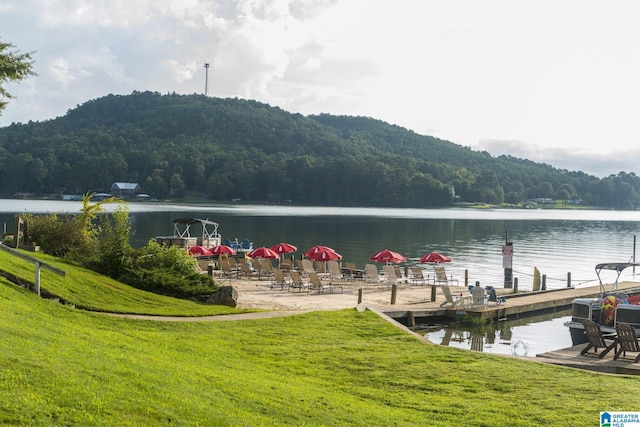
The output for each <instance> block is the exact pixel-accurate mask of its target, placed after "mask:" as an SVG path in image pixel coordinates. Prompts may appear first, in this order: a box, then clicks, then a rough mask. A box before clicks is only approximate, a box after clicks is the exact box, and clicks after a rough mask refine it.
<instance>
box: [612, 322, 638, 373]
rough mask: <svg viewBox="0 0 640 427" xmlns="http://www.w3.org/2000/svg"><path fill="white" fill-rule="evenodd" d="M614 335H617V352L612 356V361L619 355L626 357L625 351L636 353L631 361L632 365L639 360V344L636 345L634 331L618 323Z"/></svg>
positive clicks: (624, 324) (636, 338)
mask: <svg viewBox="0 0 640 427" xmlns="http://www.w3.org/2000/svg"><path fill="white" fill-rule="evenodd" d="M616 333H617V334H618V336H617V337H616V341H615V344H616V347H617V350H616V352H615V354H614V355H613V360H616V359H618V357H620V355H622V356H623V357H626V356H627V351H629V352H632V353H638V355H637V356H636V357H635V359H633V362H634V363H635V362H637V361H638V360H640V344H638V336H637V334H636V330H635V329H633V327H631V325H627V324H626V323H618V324H617V325H616Z"/></svg>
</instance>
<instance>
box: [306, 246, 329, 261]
mask: <svg viewBox="0 0 640 427" xmlns="http://www.w3.org/2000/svg"><path fill="white" fill-rule="evenodd" d="M320 251H332V252H335V250H334V249H332V248H330V247H329V246H322V245H317V246H314V247H312V248H310V249H309V250H307V251H306V252H305V253H304V254H303V255H304V256H305V257H306V258H309V257H310V256H311V255H313V254H315V253H317V252H320Z"/></svg>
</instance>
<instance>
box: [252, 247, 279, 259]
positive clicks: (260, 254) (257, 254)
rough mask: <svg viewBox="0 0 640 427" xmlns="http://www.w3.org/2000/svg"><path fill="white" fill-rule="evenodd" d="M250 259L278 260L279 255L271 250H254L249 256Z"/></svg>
mask: <svg viewBox="0 0 640 427" xmlns="http://www.w3.org/2000/svg"><path fill="white" fill-rule="evenodd" d="M247 256H248V257H249V258H278V254H277V253H275V252H274V251H272V250H271V249H269V248H266V247H264V246H263V247H261V248H257V249H254V250H252V251H251V252H249V253H248V254H247Z"/></svg>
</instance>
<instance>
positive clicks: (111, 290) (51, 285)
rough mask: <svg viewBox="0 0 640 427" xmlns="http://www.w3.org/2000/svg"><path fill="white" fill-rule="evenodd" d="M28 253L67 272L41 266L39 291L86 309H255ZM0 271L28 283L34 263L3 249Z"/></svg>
mask: <svg viewBox="0 0 640 427" xmlns="http://www.w3.org/2000/svg"><path fill="white" fill-rule="evenodd" d="M28 254H29V255H30V256H33V257H35V258H37V259H38V260H40V261H42V262H46V263H48V264H51V265H53V266H55V267H57V268H59V269H61V270H64V271H65V272H66V276H65V277H62V276H59V275H57V274H55V273H53V272H51V271H49V270H46V269H44V268H41V270H40V288H41V289H42V290H44V291H46V292H49V293H51V294H53V295H55V296H57V297H60V298H62V299H63V300H64V301H68V302H69V303H72V304H74V305H76V306H77V307H79V308H83V309H86V310H92V311H102V312H110V313H126V314H148V315H161V316H209V315H219V314H232V313H240V312H246V311H256V310H237V309H234V308H231V307H226V306H220V305H217V306H216V305H210V304H199V303H195V302H192V301H187V300H181V299H176V298H170V297H166V296H162V295H158V294H154V293H152V292H146V291H142V290H140V289H136V288H133V287H131V286H128V285H125V284H123V283H120V282H118V281H116V280H113V279H110V278H109V277H106V276H102V275H99V274H95V273H94V272H92V271H90V270H87V269H84V268H80V267H78V266H76V265H74V264H71V263H68V262H65V261H64V260H62V259H60V258H56V257H53V256H49V255H45V254H42V253H37V254H32V253H28ZM0 270H3V271H5V272H9V273H11V274H12V275H14V276H16V277H18V278H20V279H21V280H24V281H27V282H29V283H31V284H33V282H34V278H35V267H34V264H33V263H30V262H28V261H25V260H23V259H20V258H18V257H15V256H12V255H11V254H8V253H6V252H4V251H0Z"/></svg>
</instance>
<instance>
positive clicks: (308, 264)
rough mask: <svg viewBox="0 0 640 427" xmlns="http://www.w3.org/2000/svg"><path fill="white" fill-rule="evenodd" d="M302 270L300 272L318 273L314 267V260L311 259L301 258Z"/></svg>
mask: <svg viewBox="0 0 640 427" xmlns="http://www.w3.org/2000/svg"><path fill="white" fill-rule="evenodd" d="M301 265H302V270H300V273H304V274H309V273H317V271H316V269H315V268H313V261H311V260H309V259H303V260H301Z"/></svg>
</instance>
